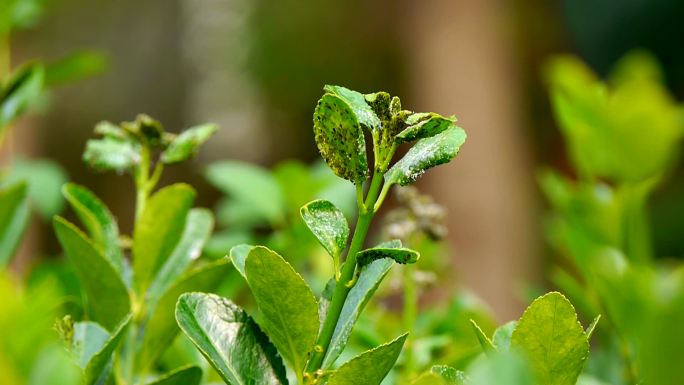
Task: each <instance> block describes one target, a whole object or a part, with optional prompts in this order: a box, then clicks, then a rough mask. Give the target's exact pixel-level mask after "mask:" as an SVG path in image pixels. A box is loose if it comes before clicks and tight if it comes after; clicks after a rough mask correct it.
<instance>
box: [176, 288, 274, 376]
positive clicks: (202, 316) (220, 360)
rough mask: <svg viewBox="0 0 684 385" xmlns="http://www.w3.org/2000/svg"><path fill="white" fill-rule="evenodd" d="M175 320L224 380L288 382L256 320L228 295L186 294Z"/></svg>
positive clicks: (178, 307)
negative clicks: (223, 296)
mask: <svg viewBox="0 0 684 385" xmlns="http://www.w3.org/2000/svg"><path fill="white" fill-rule="evenodd" d="M176 320H177V321H178V325H179V326H180V328H181V330H183V332H184V333H185V334H186V335H187V336H188V338H190V340H191V341H192V343H193V344H195V346H196V347H197V348H198V349H199V351H200V352H201V353H202V355H203V356H204V357H205V358H206V359H207V360H208V361H209V363H210V364H211V366H212V367H214V369H216V371H217V372H218V374H219V375H220V376H221V378H223V380H224V381H226V383H228V384H232V385H248V384H254V385H256V384H259V385H280V384H283V385H286V384H287V383H288V382H287V377H286V375H285V367H284V366H283V363H282V361H281V359H280V357H279V356H278V352H277V351H276V349H275V347H274V346H273V345H272V344H271V343H270V342H269V340H268V337H267V336H266V335H265V334H264V333H263V332H262V331H261V330H260V329H259V326H258V325H257V324H256V322H254V320H253V319H252V318H251V317H250V316H249V315H248V314H247V313H246V312H245V311H244V310H242V309H240V308H239V307H238V306H237V305H235V304H233V303H232V302H230V301H229V300H228V299H226V298H221V297H219V296H216V295H213V294H203V293H186V294H183V295H182V296H181V297H180V298H179V299H178V304H177V306H176Z"/></svg>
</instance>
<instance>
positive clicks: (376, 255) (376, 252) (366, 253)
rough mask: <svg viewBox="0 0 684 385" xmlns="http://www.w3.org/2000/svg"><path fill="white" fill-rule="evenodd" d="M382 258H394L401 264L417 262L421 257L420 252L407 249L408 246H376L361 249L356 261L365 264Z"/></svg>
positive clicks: (361, 264) (360, 264)
mask: <svg viewBox="0 0 684 385" xmlns="http://www.w3.org/2000/svg"><path fill="white" fill-rule="evenodd" d="M382 258H390V259H393V260H394V261H395V262H397V263H401V264H409V263H416V261H418V258H420V254H419V253H418V252H417V251H415V250H411V249H406V248H403V247H401V248H385V247H375V248H372V249H366V250H362V251H359V253H358V254H356V263H357V264H358V265H359V266H365V265H367V264H369V263H371V262H373V261H375V260H378V259H382Z"/></svg>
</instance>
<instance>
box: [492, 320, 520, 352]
mask: <svg viewBox="0 0 684 385" xmlns="http://www.w3.org/2000/svg"><path fill="white" fill-rule="evenodd" d="M516 326H518V321H509V322H506V323H505V324H503V325H501V326H499V327H498V328H497V329H496V330H495V331H494V335H493V336H492V343H493V344H494V346H495V347H496V348H497V349H499V350H508V349H510V348H511V337H512V336H513V330H515V327H516Z"/></svg>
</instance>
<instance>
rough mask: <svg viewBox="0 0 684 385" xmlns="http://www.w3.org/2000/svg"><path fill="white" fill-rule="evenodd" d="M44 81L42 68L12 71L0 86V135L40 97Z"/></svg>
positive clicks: (39, 66) (23, 68)
mask: <svg viewBox="0 0 684 385" xmlns="http://www.w3.org/2000/svg"><path fill="white" fill-rule="evenodd" d="M44 79H45V69H44V68H43V66H42V65H41V64H29V65H26V66H23V67H22V68H20V69H18V70H16V71H14V73H13V74H12V76H11V77H10V78H9V79H8V80H7V82H6V83H5V84H2V88H0V135H2V134H3V130H4V129H5V128H6V127H7V126H8V125H9V124H10V123H12V121H14V120H15V119H17V118H18V117H19V116H21V114H23V113H24V111H26V109H27V108H28V107H29V106H30V105H31V104H32V103H34V102H35V101H36V99H37V98H38V97H39V96H40V93H41V92H42V91H43V82H44ZM0 80H1V79H0Z"/></svg>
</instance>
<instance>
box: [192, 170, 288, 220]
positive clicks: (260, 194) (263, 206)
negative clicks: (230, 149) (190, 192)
mask: <svg viewBox="0 0 684 385" xmlns="http://www.w3.org/2000/svg"><path fill="white" fill-rule="evenodd" d="M205 176H206V178H207V180H208V181H209V183H211V184H212V185H214V186H215V187H217V188H218V189H220V190H221V191H223V192H224V193H226V194H228V195H230V196H231V198H232V199H235V200H238V201H240V202H242V205H243V206H246V207H248V208H250V209H253V210H254V211H250V213H254V212H256V213H258V214H259V215H261V216H262V217H263V218H264V219H265V220H267V221H269V223H270V224H274V223H278V222H280V221H282V218H283V216H284V215H285V214H284V208H285V198H284V197H283V192H282V189H281V188H280V185H279V184H278V181H277V180H276V179H275V178H274V177H273V175H272V174H271V173H270V172H269V171H268V170H265V169H263V168H261V167H258V166H254V165H251V164H248V163H243V162H237V161H223V162H218V163H214V164H212V165H210V166H209V168H208V169H207V171H206V173H205Z"/></svg>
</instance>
